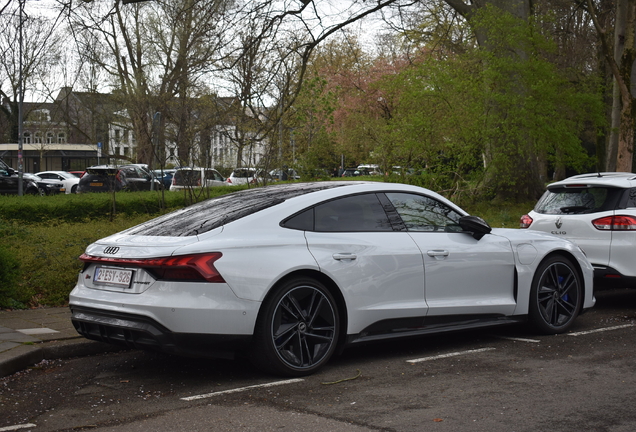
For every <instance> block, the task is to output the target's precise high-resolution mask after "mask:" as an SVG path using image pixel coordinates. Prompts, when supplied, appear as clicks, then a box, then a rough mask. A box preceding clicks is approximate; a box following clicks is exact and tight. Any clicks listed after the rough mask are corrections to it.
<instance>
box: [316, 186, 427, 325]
mask: <svg viewBox="0 0 636 432" xmlns="http://www.w3.org/2000/svg"><path fill="white" fill-rule="evenodd" d="M308 212H311V215H309V216H310V217H312V218H314V219H315V221H314V223H313V229H310V230H307V232H306V234H305V236H306V239H307V245H308V247H309V250H310V252H311V253H312V255H313V256H314V258H315V259H316V261H317V263H318V265H319V266H320V270H321V271H322V272H323V273H325V274H327V275H328V276H329V277H331V278H332V279H333V280H334V281H335V282H336V283H337V284H338V286H339V287H340V289H341V290H342V293H343V295H344V297H345V301H346V304H347V312H348V318H349V319H348V323H349V325H348V333H349V334H352V333H360V332H361V331H362V330H364V329H367V328H368V327H369V326H370V325H372V324H374V323H379V322H385V323H387V325H395V322H396V320H403V321H406V320H407V319H410V318H415V323H413V322H411V325H415V326H417V325H419V324H421V322H422V321H421V320H419V321H418V320H417V317H420V318H421V317H424V316H425V315H426V311H427V305H426V300H425V299H424V267H423V262H422V256H421V253H420V251H419V249H418V247H417V246H416V245H415V243H414V242H413V240H412V239H411V238H410V237H409V235H408V233H406V232H396V231H393V228H392V226H391V223H390V222H389V220H388V218H387V215H386V213H385V212H384V210H383V208H382V205H381V204H380V202H379V200H378V198H377V197H376V195H375V194H362V195H354V196H348V197H344V198H339V199H337V200H332V201H328V202H325V203H323V204H320V205H318V206H316V207H315V208H313V209H310V210H308Z"/></svg>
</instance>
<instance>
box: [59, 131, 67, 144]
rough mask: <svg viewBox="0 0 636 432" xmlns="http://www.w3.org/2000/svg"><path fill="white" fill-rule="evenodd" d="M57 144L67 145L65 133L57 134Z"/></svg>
mask: <svg viewBox="0 0 636 432" xmlns="http://www.w3.org/2000/svg"><path fill="white" fill-rule="evenodd" d="M57 143H58V144H66V134H65V133H64V132H59V133H58V134H57Z"/></svg>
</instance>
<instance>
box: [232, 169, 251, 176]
mask: <svg viewBox="0 0 636 432" xmlns="http://www.w3.org/2000/svg"><path fill="white" fill-rule="evenodd" d="M254 174H256V170H248V169H235V170H234V172H233V173H232V175H233V176H234V177H243V178H249V177H254Z"/></svg>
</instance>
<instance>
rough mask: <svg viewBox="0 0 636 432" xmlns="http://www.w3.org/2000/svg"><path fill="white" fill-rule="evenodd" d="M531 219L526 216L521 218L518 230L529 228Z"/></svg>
mask: <svg viewBox="0 0 636 432" xmlns="http://www.w3.org/2000/svg"><path fill="white" fill-rule="evenodd" d="M532 222H534V221H533V220H532V218H531V217H530V216H528V215H527V214H525V215H523V216H521V220H520V221H519V228H529V227H530V225H532Z"/></svg>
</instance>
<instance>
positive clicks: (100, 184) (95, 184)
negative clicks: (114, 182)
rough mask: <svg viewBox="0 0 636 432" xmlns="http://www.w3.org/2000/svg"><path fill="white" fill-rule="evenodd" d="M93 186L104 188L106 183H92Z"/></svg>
mask: <svg viewBox="0 0 636 432" xmlns="http://www.w3.org/2000/svg"><path fill="white" fill-rule="evenodd" d="M91 186H94V187H101V186H104V183H91Z"/></svg>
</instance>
